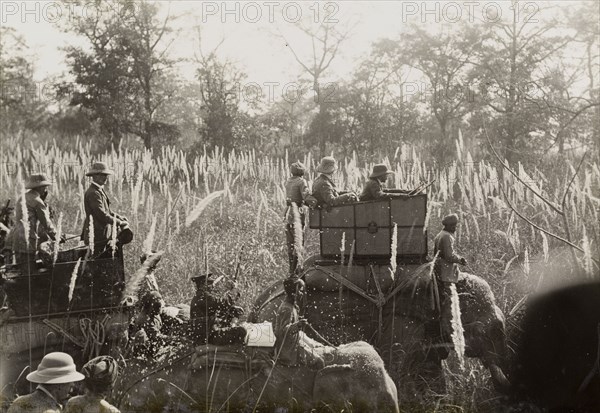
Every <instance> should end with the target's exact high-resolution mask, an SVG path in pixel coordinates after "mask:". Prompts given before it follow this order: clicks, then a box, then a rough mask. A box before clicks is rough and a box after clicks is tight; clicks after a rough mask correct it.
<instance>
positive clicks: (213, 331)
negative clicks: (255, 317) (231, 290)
mask: <svg viewBox="0 0 600 413" xmlns="http://www.w3.org/2000/svg"><path fill="white" fill-rule="evenodd" d="M192 281H193V282H194V284H195V285H196V295H195V296H194V298H193V299H192V304H191V306H190V324H191V328H192V336H193V338H194V340H195V341H196V342H198V343H199V344H207V343H210V344H216V345H227V344H243V342H244V339H245V338H246V329H244V328H243V327H240V326H234V325H233V323H232V321H233V319H234V318H237V317H239V316H241V315H242V314H243V313H244V310H243V309H242V308H241V307H238V306H236V305H234V303H233V299H232V298H231V297H229V296H226V297H223V298H221V297H218V296H217V294H215V293H214V291H213V286H214V284H215V281H216V280H215V279H214V278H213V276H212V274H208V275H199V276H197V277H193V278H192Z"/></svg>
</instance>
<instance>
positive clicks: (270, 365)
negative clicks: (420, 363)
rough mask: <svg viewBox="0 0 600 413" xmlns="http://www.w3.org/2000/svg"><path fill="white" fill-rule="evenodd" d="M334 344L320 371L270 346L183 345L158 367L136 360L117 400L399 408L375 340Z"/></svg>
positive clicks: (130, 403)
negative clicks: (281, 357)
mask: <svg viewBox="0 0 600 413" xmlns="http://www.w3.org/2000/svg"><path fill="white" fill-rule="evenodd" d="M327 350H328V351H327V354H326V357H324V359H325V361H326V365H325V367H324V368H322V369H320V370H314V369H310V368H308V367H306V366H301V365H298V366H284V365H281V364H280V363H277V360H276V357H275V358H273V354H272V353H273V350H272V349H271V351H270V352H268V351H266V350H265V348H253V347H247V346H242V345H238V346H235V345H230V346H214V345H203V346H200V347H197V348H196V349H195V350H192V351H187V350H179V351H176V352H173V354H171V355H168V356H166V357H164V358H163V359H160V360H157V361H156V362H155V363H153V364H151V365H148V364H147V363H148V362H147V361H144V362H135V361H133V362H129V364H128V366H127V374H126V375H123V376H122V377H121V378H120V379H119V382H118V383H117V384H116V386H115V388H116V389H118V391H116V392H115V394H114V395H113V400H112V401H113V404H115V405H116V406H117V407H118V408H120V409H121V411H127V412H134V411H136V412H137V411H139V412H142V411H143V412H165V411H173V412H212V411H225V412H235V411H251V410H247V409H253V408H254V409H256V410H253V411H257V412H264V411H273V409H275V408H283V409H287V410H284V411H288V412H305V411H327V412H338V411H342V410H344V409H345V410H344V411H355V412H393V413H399V408H398V394H397V390H396V386H395V384H394V382H393V380H392V379H391V377H390V376H389V375H388V374H387V372H386V370H385V367H384V363H383V360H382V359H381V357H380V356H379V354H378V353H377V352H376V351H375V349H374V348H373V347H372V346H371V345H370V344H367V343H365V342H354V343H349V344H345V345H341V346H339V347H335V348H334V347H330V348H328V349H327ZM147 371H149V373H145V372H147ZM311 409H315V410H311Z"/></svg>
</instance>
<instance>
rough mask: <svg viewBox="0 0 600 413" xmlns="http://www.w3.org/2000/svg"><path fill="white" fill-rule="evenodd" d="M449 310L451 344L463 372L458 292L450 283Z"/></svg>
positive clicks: (462, 339)
mask: <svg viewBox="0 0 600 413" xmlns="http://www.w3.org/2000/svg"><path fill="white" fill-rule="evenodd" d="M450 308H451V316H452V317H451V324H452V344H453V345H454V351H456V355H457V356H458V361H459V365H460V369H461V370H463V369H464V368H465V330H464V328H463V325H462V320H461V314H460V301H459V298H458V292H457V291H456V284H454V283H450Z"/></svg>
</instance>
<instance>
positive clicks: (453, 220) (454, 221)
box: [442, 214, 458, 225]
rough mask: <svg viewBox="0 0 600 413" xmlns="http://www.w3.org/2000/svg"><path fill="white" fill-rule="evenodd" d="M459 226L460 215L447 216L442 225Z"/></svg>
mask: <svg viewBox="0 0 600 413" xmlns="http://www.w3.org/2000/svg"><path fill="white" fill-rule="evenodd" d="M456 224H458V215H456V214H450V215H446V216H445V217H444V219H442V225H456Z"/></svg>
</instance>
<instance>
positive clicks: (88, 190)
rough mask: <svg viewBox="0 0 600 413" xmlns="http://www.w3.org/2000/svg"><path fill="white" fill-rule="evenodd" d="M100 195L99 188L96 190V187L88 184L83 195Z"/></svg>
mask: <svg viewBox="0 0 600 413" xmlns="http://www.w3.org/2000/svg"><path fill="white" fill-rule="evenodd" d="M96 192H97V193H100V188H98V187H97V186H96V185H94V184H90V186H88V189H86V190H85V194H86V195H87V194H94V193H96Z"/></svg>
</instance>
